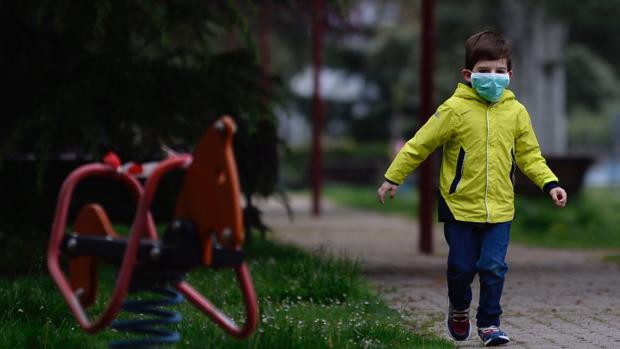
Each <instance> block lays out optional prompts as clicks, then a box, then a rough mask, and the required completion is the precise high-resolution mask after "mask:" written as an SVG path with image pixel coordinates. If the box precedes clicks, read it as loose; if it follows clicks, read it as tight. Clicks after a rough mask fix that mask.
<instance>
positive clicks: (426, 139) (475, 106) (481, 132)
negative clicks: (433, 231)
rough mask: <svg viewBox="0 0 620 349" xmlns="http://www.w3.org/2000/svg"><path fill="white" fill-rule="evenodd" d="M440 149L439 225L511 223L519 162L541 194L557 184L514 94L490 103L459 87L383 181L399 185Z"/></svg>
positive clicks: (467, 89) (505, 95)
mask: <svg viewBox="0 0 620 349" xmlns="http://www.w3.org/2000/svg"><path fill="white" fill-rule="evenodd" d="M440 145H443V158H442V161H441V170H440V175H439V176H440V180H439V190H440V192H441V198H440V200H439V201H440V202H439V212H440V214H439V219H440V220H441V221H450V220H456V221H463V222H476V223H500V222H508V221H511V220H513V219H514V174H515V173H514V172H515V162H516V165H517V166H519V168H520V169H521V171H523V173H525V174H526V175H527V176H528V177H529V178H530V179H531V180H532V181H533V182H534V183H536V185H537V186H538V187H540V188H541V189H543V188H545V189H547V188H548V187H551V186H554V185H555V184H557V181H558V178H557V177H556V176H555V175H554V174H553V172H552V171H551V170H550V169H549V167H548V166H547V164H546V162H545V159H544V158H543V157H542V155H541V153H540V147H539V145H538V140H537V139H536V135H535V134H534V130H533V128H532V124H531V121H530V116H529V114H528V112H527V110H526V109H525V107H524V106H523V105H522V104H521V103H519V102H518V101H517V100H516V99H515V95H514V94H513V93H512V92H511V91H510V90H505V91H504V93H503V94H502V96H501V98H500V100H499V101H497V102H496V103H487V102H486V101H485V100H484V99H483V98H482V97H480V96H479V95H478V94H477V93H476V91H475V90H474V89H473V88H471V87H469V86H467V85H465V84H458V86H457V88H456V91H455V92H454V94H453V95H452V97H450V98H449V99H448V100H446V101H445V102H444V103H443V104H442V105H440V106H439V108H438V109H437V112H435V114H434V115H433V116H431V117H430V118H429V119H428V121H427V122H426V124H424V126H422V128H420V130H418V132H417V133H416V134H415V136H414V137H413V138H412V139H411V140H409V141H408V142H407V143H406V144H405V146H404V147H403V148H402V149H401V150H400V152H399V153H398V155H397V156H396V158H395V159H394V161H393V162H392V164H391V165H390V167H389V168H388V170H387V172H386V173H385V178H386V179H387V180H388V181H390V182H393V183H395V184H401V183H402V182H403V181H404V180H405V177H407V176H408V175H409V174H410V173H411V172H412V171H413V170H414V169H415V168H417V167H418V165H420V163H421V162H422V161H424V159H426V157H428V156H429V155H430V154H431V153H432V152H433V151H434V150H435V149H436V148H437V147H439V146H440Z"/></svg>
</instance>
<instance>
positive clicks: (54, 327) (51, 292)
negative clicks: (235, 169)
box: [0, 238, 452, 349]
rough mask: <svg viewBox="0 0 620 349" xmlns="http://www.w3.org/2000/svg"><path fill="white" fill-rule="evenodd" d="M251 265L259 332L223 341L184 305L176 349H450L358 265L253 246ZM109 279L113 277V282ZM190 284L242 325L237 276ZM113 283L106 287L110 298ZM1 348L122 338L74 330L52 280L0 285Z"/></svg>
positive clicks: (205, 273) (202, 277)
mask: <svg viewBox="0 0 620 349" xmlns="http://www.w3.org/2000/svg"><path fill="white" fill-rule="evenodd" d="M248 260H249V264H250V269H251V272H252V277H253V280H254V284H255V287H256V291H257V294H258V296H259V302H260V305H259V307H260V316H261V321H260V325H259V328H258V331H257V332H256V333H255V334H254V335H252V336H251V337H250V338H249V339H248V340H245V341H239V340H235V339H232V338H230V337H228V336H226V335H225V334H224V332H223V331H222V330H220V329H219V328H217V327H215V325H213V323H212V322H210V321H209V320H208V319H207V318H206V317H205V316H203V315H202V314H201V313H199V312H198V311H197V310H196V309H195V308H193V307H192V306H190V305H189V304H188V303H187V302H184V303H183V304H182V305H181V306H179V308H178V309H179V310H180V312H181V313H182V314H183V321H182V322H181V324H180V325H178V327H177V330H178V331H179V332H180V333H181V336H182V341H181V343H179V344H178V345H177V346H176V347H177V348H270V349H276V348H308V349H310V348H312V349H315V348H316V349H318V348H451V347H452V345H451V344H450V343H449V342H448V341H445V340H441V339H437V338H429V337H424V336H418V335H416V334H414V333H412V332H411V331H410V330H409V329H408V328H406V327H405V326H404V325H402V321H401V320H402V319H401V318H400V317H399V315H398V314H397V312H395V311H393V310H391V309H390V308H388V307H387V306H386V304H385V303H383V302H382V301H381V300H380V299H379V298H378V296H377V295H376V294H374V293H373V292H372V291H371V289H370V288H369V286H368V284H366V283H365V282H364V281H363V279H362V277H361V275H360V269H359V267H358V265H357V264H355V263H354V262H351V261H348V260H344V259H335V258H333V257H329V256H315V255H311V254H309V253H306V252H303V251H301V250H299V249H297V248H294V247H288V246H283V245H279V244H275V243H271V242H268V241H266V240H264V239H260V238H255V239H254V241H253V244H252V246H251V248H249V249H248ZM110 276H111V275H110ZM189 281H190V283H192V284H193V285H194V286H195V287H196V288H198V289H199V290H201V291H203V292H204V294H205V295H206V296H207V297H208V298H210V299H211V300H212V301H213V302H214V303H215V304H218V305H221V306H222V309H224V310H225V311H226V312H227V313H229V314H233V318H235V319H237V320H238V321H242V320H243V307H242V305H241V294H240V292H239V291H238V290H237V285H236V281H235V277H234V273H233V272H232V271H225V270H223V271H217V272H214V271H210V270H202V271H196V272H194V273H192V274H190V277H189ZM109 284H110V283H108V285H106V287H102V288H103V290H102V293H103V294H109V293H110V291H111V290H110V285H109ZM0 308H1V309H2V312H1V314H0V328H2V331H0V348H63V349H64V348H106V347H107V343H108V341H110V340H111V339H119V338H120V339H122V338H123V335H121V334H119V333H116V332H114V331H111V330H106V331H104V332H102V333H100V334H98V335H96V336H90V335H87V334H85V333H84V332H83V331H82V330H81V329H80V328H79V327H78V325H77V323H76V322H75V320H74V319H73V317H72V316H71V315H70V314H69V310H68V308H67V306H66V305H65V303H64V301H63V300H62V297H61V295H60V293H59V292H57V290H56V288H55V286H54V284H53V282H52V280H51V278H50V277H48V276H47V275H29V276H22V277H19V278H16V279H0Z"/></svg>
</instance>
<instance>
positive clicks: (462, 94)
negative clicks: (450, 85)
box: [453, 83, 516, 104]
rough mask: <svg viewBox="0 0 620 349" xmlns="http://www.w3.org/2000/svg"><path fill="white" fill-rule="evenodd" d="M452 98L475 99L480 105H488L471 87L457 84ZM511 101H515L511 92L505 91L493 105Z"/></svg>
mask: <svg viewBox="0 0 620 349" xmlns="http://www.w3.org/2000/svg"><path fill="white" fill-rule="evenodd" d="M453 96H454V97H459V98H464V99H475V100H477V101H479V102H480V103H483V104H489V102H487V100H486V99H484V98H482V97H481V96H480V95H479V94H478V93H477V92H476V90H475V89H474V88H473V87H469V86H467V85H465V84H463V83H459V84H458V85H457V86H456V90H455V91H454V94H453ZM511 99H516V97H515V94H514V93H513V92H512V91H510V90H508V89H506V90H504V93H502V95H501V97H500V98H499V101H497V102H495V103H494V104H498V103H503V102H506V101H509V100H511Z"/></svg>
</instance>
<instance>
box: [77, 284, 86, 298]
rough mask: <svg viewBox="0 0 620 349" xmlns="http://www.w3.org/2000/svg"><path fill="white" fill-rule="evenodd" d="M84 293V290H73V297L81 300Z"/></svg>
mask: <svg viewBox="0 0 620 349" xmlns="http://www.w3.org/2000/svg"><path fill="white" fill-rule="evenodd" d="M84 293H86V291H84V289H83V288H81V287H80V288H78V289H77V290H75V297H77V299H79V300H82V297H84Z"/></svg>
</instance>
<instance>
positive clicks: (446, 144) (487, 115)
mask: <svg viewBox="0 0 620 349" xmlns="http://www.w3.org/2000/svg"><path fill="white" fill-rule="evenodd" d="M461 74H462V76H463V79H464V80H465V81H466V82H467V84H463V83H459V84H458V86H457V88H456V91H455V92H454V94H453V95H452V97H450V98H448V99H447V100H446V101H445V102H444V103H443V104H441V105H440V106H439V108H438V109H437V111H436V112H435V114H434V115H433V116H431V117H430V118H429V119H428V121H427V122H426V124H424V126H422V128H420V130H418V132H417V133H416V134H415V136H414V137H413V138H412V139H411V140H409V141H408V142H407V143H406V144H405V146H404V147H403V148H402V149H401V150H400V152H399V153H398V155H397V156H396V158H395V159H394V161H393V162H392V164H391V165H390V167H389V168H388V170H387V172H386V173H385V182H384V183H383V184H382V185H381V187H379V189H378V190H377V195H378V197H379V201H380V202H381V203H382V204H383V203H384V198H385V195H386V194H389V195H390V198H394V195H395V194H396V190H397V189H398V185H399V184H401V183H402V182H403V181H404V180H405V178H406V177H407V176H408V175H409V174H410V173H411V172H412V171H413V170H414V169H415V168H416V167H417V166H418V165H419V164H420V163H421V162H422V161H424V159H426V157H428V156H429V155H430V154H431V153H432V152H433V151H434V150H435V149H436V148H437V147H439V146H443V157H442V161H441V170H440V175H439V177H440V178H439V183H440V185H439V189H440V193H441V195H440V197H439V204H438V210H439V220H440V221H442V222H444V234H445V237H446V240H447V242H448V246H449V250H450V252H449V255H448V270H447V280H448V298H449V302H450V304H449V307H448V315H447V317H446V326H447V329H448V334H449V335H450V337H451V338H452V339H454V340H455V341H464V340H466V339H468V338H469V336H470V334H471V323H470V320H469V306H470V303H471V299H472V292H471V287H470V286H471V283H472V281H473V279H474V276H475V275H476V274H478V276H479V279H480V300H479V306H478V309H477V314H476V325H477V327H478V335H479V336H480V338H481V339H482V342H483V344H484V345H485V346H496V345H502V344H506V343H508V342H510V339H509V337H508V335H507V334H506V333H505V332H504V331H502V330H500V328H499V326H500V315H501V314H502V309H501V306H500V298H501V295H502V289H503V286H504V276H505V274H506V271H507V270H508V266H507V265H506V262H505V257H506V252H507V250H508V241H509V237H510V225H511V223H512V220H513V219H514V175H515V170H516V168H515V167H516V166H519V168H520V169H521V171H523V172H524V173H525V174H526V175H527V176H528V177H529V178H530V179H531V180H532V181H533V182H534V183H535V184H536V185H537V186H538V187H540V188H541V189H542V190H543V191H545V192H547V193H548V194H549V196H550V197H551V199H552V200H553V202H554V203H555V204H556V205H557V206H558V207H564V206H565V205H566V200H567V195H566V192H565V191H564V189H562V188H561V187H560V186H559V185H558V178H557V177H556V176H555V175H554V174H553V172H552V171H551V170H550V169H549V167H548V166H547V165H546V163H545V159H544V158H543V157H542V155H541V152H540V147H539V145H538V141H537V139H536V135H535V134H534V130H533V128H532V124H531V121H530V117H529V114H528V112H527V110H526V109H525V107H524V106H523V105H522V104H520V103H519V102H518V101H517V100H516V99H515V95H514V94H513V93H512V92H511V91H510V90H506V87H507V86H508V84H509V82H510V78H511V77H512V66H511V61H510V46H509V43H508V42H507V41H506V40H505V39H504V38H502V37H501V36H500V35H499V34H498V33H496V32H494V31H491V30H485V31H482V32H479V33H476V34H474V35H472V36H471V37H469V38H468V39H467V41H466V42H465V68H464V69H463V70H462V71H461Z"/></svg>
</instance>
